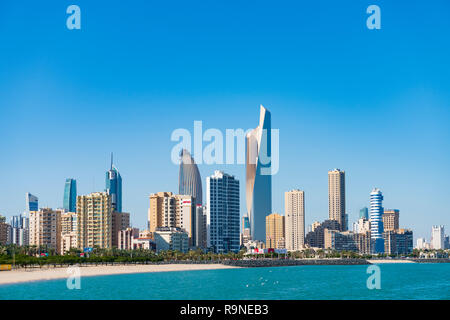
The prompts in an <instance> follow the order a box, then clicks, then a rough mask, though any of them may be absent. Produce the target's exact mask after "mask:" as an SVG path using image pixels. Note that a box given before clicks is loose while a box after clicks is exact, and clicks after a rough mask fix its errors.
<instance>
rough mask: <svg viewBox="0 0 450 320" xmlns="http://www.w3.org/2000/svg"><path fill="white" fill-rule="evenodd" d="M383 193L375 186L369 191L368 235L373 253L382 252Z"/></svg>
mask: <svg viewBox="0 0 450 320" xmlns="http://www.w3.org/2000/svg"><path fill="white" fill-rule="evenodd" d="M382 202H383V194H382V193H381V191H380V189H378V188H375V189H373V190H372V192H371V193H370V237H371V239H372V243H373V246H372V248H373V249H372V251H373V253H384V239H383V205H382Z"/></svg>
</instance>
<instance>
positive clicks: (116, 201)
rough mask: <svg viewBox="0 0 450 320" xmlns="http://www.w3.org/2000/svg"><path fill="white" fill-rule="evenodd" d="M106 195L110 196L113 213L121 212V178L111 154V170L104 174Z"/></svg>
mask: <svg viewBox="0 0 450 320" xmlns="http://www.w3.org/2000/svg"><path fill="white" fill-rule="evenodd" d="M105 191H106V193H108V194H109V195H110V196H111V207H112V210H113V211H117V212H122V177H121V176H120V173H119V170H117V168H116V167H115V166H114V164H113V155H112V153H111V168H110V169H109V170H108V171H107V172H106V189H105Z"/></svg>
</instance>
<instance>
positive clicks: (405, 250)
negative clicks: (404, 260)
mask: <svg viewBox="0 0 450 320" xmlns="http://www.w3.org/2000/svg"><path fill="white" fill-rule="evenodd" d="M383 237H384V253H386V254H389V255H394V254H397V255H398V254H409V253H411V252H412V250H413V232H412V231H411V230H406V229H396V230H387V231H385V232H384V234H383Z"/></svg>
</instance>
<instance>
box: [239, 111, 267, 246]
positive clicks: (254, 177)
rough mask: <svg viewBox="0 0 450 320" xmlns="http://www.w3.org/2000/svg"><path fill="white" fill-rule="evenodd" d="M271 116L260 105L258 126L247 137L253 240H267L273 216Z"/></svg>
mask: <svg viewBox="0 0 450 320" xmlns="http://www.w3.org/2000/svg"><path fill="white" fill-rule="evenodd" d="M271 157H272V151H271V115H270V111H269V110H267V109H266V108H264V107H263V106H262V105H261V108H260V116H259V125H258V127H256V128H255V129H254V130H252V131H251V132H249V133H248V134H247V137H246V160H245V165H246V198H247V216H248V217H249V222H250V230H251V236H252V239H253V240H259V241H265V240H266V228H265V224H266V216H267V215H269V214H271V213H272V162H271Z"/></svg>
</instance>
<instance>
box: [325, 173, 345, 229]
mask: <svg viewBox="0 0 450 320" xmlns="http://www.w3.org/2000/svg"><path fill="white" fill-rule="evenodd" d="M328 214H329V219H330V220H336V221H337V222H338V223H339V225H340V228H339V230H341V231H346V230H347V219H346V213H345V171H341V170H339V169H334V170H331V171H328Z"/></svg>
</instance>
